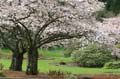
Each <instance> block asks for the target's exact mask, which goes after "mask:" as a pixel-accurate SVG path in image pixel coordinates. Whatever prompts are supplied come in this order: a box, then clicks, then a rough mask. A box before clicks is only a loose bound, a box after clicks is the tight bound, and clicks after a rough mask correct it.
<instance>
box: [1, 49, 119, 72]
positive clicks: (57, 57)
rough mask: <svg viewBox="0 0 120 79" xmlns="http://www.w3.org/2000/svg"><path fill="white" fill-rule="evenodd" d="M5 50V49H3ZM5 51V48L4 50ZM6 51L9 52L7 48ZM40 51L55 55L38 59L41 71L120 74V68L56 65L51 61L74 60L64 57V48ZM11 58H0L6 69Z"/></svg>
mask: <svg viewBox="0 0 120 79" xmlns="http://www.w3.org/2000/svg"><path fill="white" fill-rule="evenodd" d="M2 51H3V50H2ZM4 51H5V50H4ZM6 52H9V50H7V51H6ZM39 52H41V53H42V54H44V55H46V56H47V57H54V59H52V60H43V59H41V60H39V61H38V69H39V72H42V73H47V72H49V71H53V70H55V71H63V72H71V73H73V74H104V73H112V74H120V69H104V68H80V67H72V66H71V67H68V66H56V65H52V64H50V63H54V62H60V61H64V62H70V61H72V60H71V58H65V57H63V54H62V52H63V50H50V51H48V50H45V49H44V50H41V49H39ZM10 62H11V60H10V59H0V63H2V64H3V65H4V70H8V69H9V65H10ZM26 65H27V60H24V63H23V71H25V70H26Z"/></svg>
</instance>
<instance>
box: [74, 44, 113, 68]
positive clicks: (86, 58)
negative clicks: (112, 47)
mask: <svg viewBox="0 0 120 79" xmlns="http://www.w3.org/2000/svg"><path fill="white" fill-rule="evenodd" d="M72 59H73V61H74V62H76V63H77V64H78V65H79V66H82V67H102V66H103V65H104V64H105V63H106V62H109V61H112V60H113V59H114V57H113V56H112V55H111V51H109V50H108V49H106V48H105V47H103V46H100V45H97V44H90V45H88V46H87V47H84V48H81V49H79V50H76V51H74V52H73V54H72Z"/></svg>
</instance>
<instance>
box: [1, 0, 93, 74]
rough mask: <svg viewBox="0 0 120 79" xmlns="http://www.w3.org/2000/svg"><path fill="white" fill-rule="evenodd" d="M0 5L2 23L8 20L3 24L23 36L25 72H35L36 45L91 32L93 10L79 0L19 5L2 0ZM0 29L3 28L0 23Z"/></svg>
mask: <svg viewBox="0 0 120 79" xmlns="http://www.w3.org/2000/svg"><path fill="white" fill-rule="evenodd" d="M80 4H81V5H80ZM87 4H92V3H88V2H87ZM0 8H1V12H0V14H1V23H3V24H7V23H8V25H9V24H10V25H11V26H10V27H6V28H7V29H8V28H12V30H13V31H17V32H18V33H19V34H20V35H19V34H16V35H15V36H18V37H20V38H21V39H22V41H21V44H24V42H23V41H25V45H26V47H27V48H26V50H27V52H28V64H27V70H26V73H27V74H30V75H36V74H37V73H38V67H37V66H38V62H37V61H38V50H37V49H38V48H40V47H41V46H43V45H45V44H48V43H51V42H54V41H59V40H63V39H71V38H82V37H87V36H89V35H91V34H93V33H94V32H93V28H92V27H93V25H94V23H93V21H92V17H93V16H94V15H93V13H94V10H93V8H89V7H88V6H86V5H85V4H84V3H83V2H82V1H72V0H71V1H64V0H24V1H23V3H21V4H20V5H9V6H8V5H2V4H1V7H0ZM80 8H81V9H80ZM14 28H16V29H14ZM1 29H5V28H3V26H1ZM1 33H2V32H1ZM8 38H11V37H8ZM6 39H7V38H6ZM12 39H13V38H12ZM15 40H17V39H15ZM16 44H17V43H16Z"/></svg>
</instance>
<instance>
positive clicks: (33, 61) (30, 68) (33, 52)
mask: <svg viewBox="0 0 120 79" xmlns="http://www.w3.org/2000/svg"><path fill="white" fill-rule="evenodd" d="M26 74H28V75H37V74H38V51H37V49H36V48H30V49H29V51H28V65H27V70H26Z"/></svg>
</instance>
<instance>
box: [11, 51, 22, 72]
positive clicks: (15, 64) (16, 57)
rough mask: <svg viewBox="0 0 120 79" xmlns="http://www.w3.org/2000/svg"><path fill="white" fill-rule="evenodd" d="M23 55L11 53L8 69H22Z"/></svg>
mask: <svg viewBox="0 0 120 79" xmlns="http://www.w3.org/2000/svg"><path fill="white" fill-rule="evenodd" d="M23 55H24V53H18V52H14V53H13V54H12V62H11V65H10V70H12V71H22V63H23Z"/></svg>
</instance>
